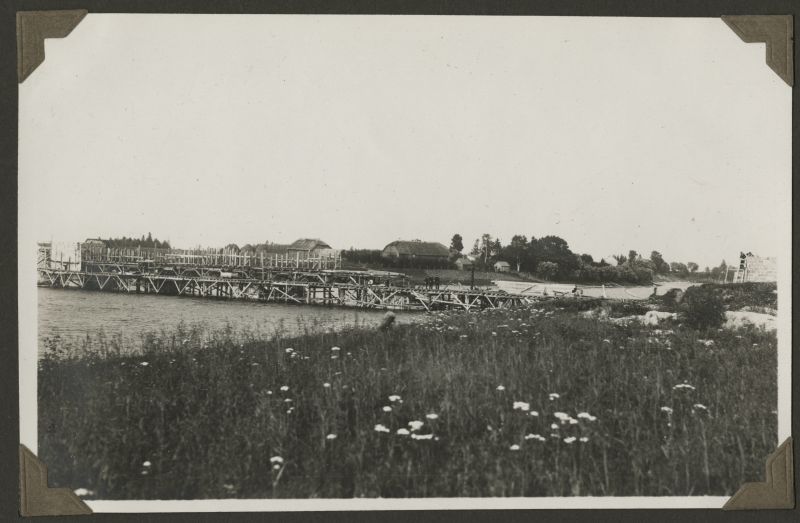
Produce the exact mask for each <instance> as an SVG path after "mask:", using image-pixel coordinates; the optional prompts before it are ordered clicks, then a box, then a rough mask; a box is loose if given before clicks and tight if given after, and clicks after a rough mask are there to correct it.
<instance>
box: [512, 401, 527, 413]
mask: <svg viewBox="0 0 800 523" xmlns="http://www.w3.org/2000/svg"><path fill="white" fill-rule="evenodd" d="M530 408H531V404H530V403H525V402H524V401H515V402H514V410H521V411H523V412H528V411H529V410H530Z"/></svg>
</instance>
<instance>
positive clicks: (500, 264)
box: [494, 260, 511, 267]
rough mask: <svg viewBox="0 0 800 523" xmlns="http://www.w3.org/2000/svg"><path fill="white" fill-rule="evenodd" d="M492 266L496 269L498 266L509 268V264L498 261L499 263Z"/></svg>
mask: <svg viewBox="0 0 800 523" xmlns="http://www.w3.org/2000/svg"><path fill="white" fill-rule="evenodd" d="M494 266H495V267H498V266H500V267H511V264H509V263H508V262H507V261H502V260H500V261H496V262H494Z"/></svg>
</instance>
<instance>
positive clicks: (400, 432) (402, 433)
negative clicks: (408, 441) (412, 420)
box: [397, 429, 411, 436]
mask: <svg viewBox="0 0 800 523" xmlns="http://www.w3.org/2000/svg"><path fill="white" fill-rule="evenodd" d="M397 434H398V435H399V436H408V435H409V434H411V433H410V432H409V431H408V430H407V429H397Z"/></svg>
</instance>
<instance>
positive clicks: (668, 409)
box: [661, 407, 672, 414]
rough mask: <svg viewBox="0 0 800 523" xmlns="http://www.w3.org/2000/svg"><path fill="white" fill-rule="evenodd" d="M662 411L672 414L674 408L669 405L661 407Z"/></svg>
mask: <svg viewBox="0 0 800 523" xmlns="http://www.w3.org/2000/svg"><path fill="white" fill-rule="evenodd" d="M661 412H666V413H667V414H672V409H671V408H669V407H661Z"/></svg>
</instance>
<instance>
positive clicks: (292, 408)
mask: <svg viewBox="0 0 800 523" xmlns="http://www.w3.org/2000/svg"><path fill="white" fill-rule="evenodd" d="M293 410H294V407H289V410H287V411H286V414H291V413H292V411H293Z"/></svg>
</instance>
